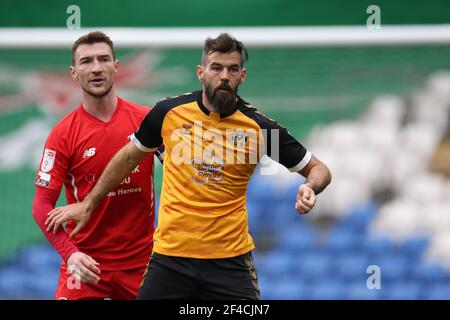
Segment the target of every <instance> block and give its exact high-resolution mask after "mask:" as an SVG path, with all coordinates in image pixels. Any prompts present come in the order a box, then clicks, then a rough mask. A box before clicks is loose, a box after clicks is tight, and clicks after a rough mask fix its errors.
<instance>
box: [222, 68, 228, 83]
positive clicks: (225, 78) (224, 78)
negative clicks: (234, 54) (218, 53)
mask: <svg viewBox="0 0 450 320" xmlns="http://www.w3.org/2000/svg"><path fill="white" fill-rule="evenodd" d="M220 80H221V81H222V82H228V81H230V72H229V71H228V69H227V68H223V70H222V72H221V74H220Z"/></svg>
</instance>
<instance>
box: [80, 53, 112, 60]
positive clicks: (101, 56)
mask: <svg viewBox="0 0 450 320" xmlns="http://www.w3.org/2000/svg"><path fill="white" fill-rule="evenodd" d="M98 57H99V58H111V55H109V54H102V55H99V56H98ZM85 60H92V56H85V57H81V58H80V59H79V61H85Z"/></svg>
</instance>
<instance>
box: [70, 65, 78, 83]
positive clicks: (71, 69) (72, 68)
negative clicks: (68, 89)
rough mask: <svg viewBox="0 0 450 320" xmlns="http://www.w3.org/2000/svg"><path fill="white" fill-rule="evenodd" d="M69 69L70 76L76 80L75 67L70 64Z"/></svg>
mask: <svg viewBox="0 0 450 320" xmlns="http://www.w3.org/2000/svg"><path fill="white" fill-rule="evenodd" d="M69 71H70V76H71V77H72V79H73V80H78V75H77V72H76V70H75V67H74V66H70V68H69Z"/></svg>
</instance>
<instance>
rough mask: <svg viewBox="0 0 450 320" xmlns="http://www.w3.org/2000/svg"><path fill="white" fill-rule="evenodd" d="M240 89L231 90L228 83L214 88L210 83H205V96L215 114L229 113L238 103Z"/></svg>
mask: <svg viewBox="0 0 450 320" xmlns="http://www.w3.org/2000/svg"><path fill="white" fill-rule="evenodd" d="M238 87H239V86H236V88H234V89H233V88H231V87H230V86H229V85H228V84H227V83H222V84H220V85H218V86H217V88H215V89H214V88H213V86H212V85H211V84H209V83H205V94H206V97H207V98H208V101H209V103H211V106H212V108H213V110H214V111H215V112H218V113H227V112H228V111H231V110H232V109H233V106H234V104H235V102H236V97H237V91H238Z"/></svg>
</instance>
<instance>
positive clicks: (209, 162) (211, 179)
mask: <svg viewBox="0 0 450 320" xmlns="http://www.w3.org/2000/svg"><path fill="white" fill-rule="evenodd" d="M211 156H212V157H211V158H210V159H205V158H203V159H202V160H201V161H198V160H195V159H192V167H193V168H194V170H195V171H196V173H195V175H194V183H195V184H196V185H198V186H202V185H204V184H208V185H216V186H217V185H218V184H219V183H220V181H221V180H222V178H223V173H222V172H223V169H224V166H225V163H224V162H223V160H222V159H220V158H217V157H216V156H215V154H214V152H212V154H211Z"/></svg>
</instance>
